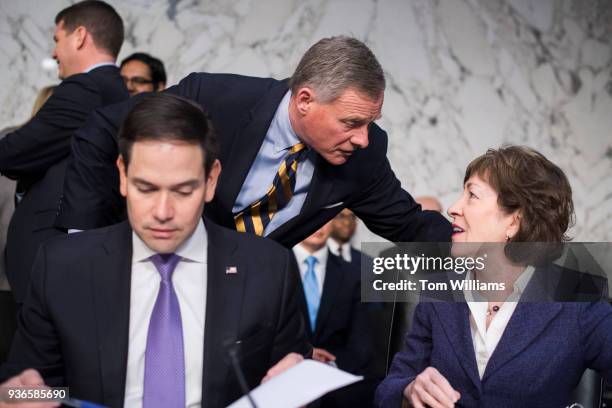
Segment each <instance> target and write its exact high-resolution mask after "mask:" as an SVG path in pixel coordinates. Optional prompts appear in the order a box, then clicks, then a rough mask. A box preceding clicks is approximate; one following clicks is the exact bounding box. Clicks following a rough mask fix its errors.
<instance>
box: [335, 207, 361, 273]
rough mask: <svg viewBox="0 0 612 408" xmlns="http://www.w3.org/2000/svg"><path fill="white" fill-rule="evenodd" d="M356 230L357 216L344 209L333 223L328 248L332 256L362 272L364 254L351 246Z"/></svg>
mask: <svg viewBox="0 0 612 408" xmlns="http://www.w3.org/2000/svg"><path fill="white" fill-rule="evenodd" d="M356 230H357V216H355V214H353V212H352V211H351V210H349V209H348V208H345V209H343V210H342V211H340V213H339V214H338V215H336V216H335V217H334V219H333V220H332V221H331V233H330V236H329V239H328V240H327V246H328V247H329V250H330V251H331V253H332V254H334V255H336V256H339V257H341V258H342V259H344V260H345V261H346V262H348V263H350V264H352V265H353V266H354V267H356V268H357V270H360V268H361V257H362V253H361V251H359V250H357V249H356V248H355V247H353V246H352V245H351V239H352V238H353V235H355V231H356ZM368 258H369V257H368Z"/></svg>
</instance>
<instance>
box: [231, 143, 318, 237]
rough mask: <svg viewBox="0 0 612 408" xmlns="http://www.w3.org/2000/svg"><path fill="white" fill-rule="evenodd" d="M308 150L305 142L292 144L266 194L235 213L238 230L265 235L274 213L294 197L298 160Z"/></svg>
mask: <svg viewBox="0 0 612 408" xmlns="http://www.w3.org/2000/svg"><path fill="white" fill-rule="evenodd" d="M306 152H307V150H306V145H305V144H304V143H301V142H300V143H297V144H295V145H293V146H291V148H290V149H289V153H288V154H287V157H285V159H284V160H283V162H282V163H281V165H280V167H279V168H278V171H277V172H276V176H274V181H273V182H272V186H271V187H270V188H269V189H268V192H267V193H266V195H265V196H263V197H262V198H260V199H259V200H257V201H255V202H254V203H253V204H251V205H249V206H248V207H247V208H245V209H244V210H242V211H240V212H239V213H238V214H235V215H234V222H235V224H236V229H237V230H238V231H240V232H251V233H254V234H257V235H259V236H262V235H263V233H264V230H265V229H266V226H267V225H268V224H269V223H270V220H272V217H274V214H276V213H277V212H278V211H280V210H282V209H283V208H284V207H285V206H286V205H287V204H288V203H289V201H290V200H291V198H292V197H293V192H294V191H295V175H296V172H297V166H298V161H299V160H300V159H301V158H302V156H303V155H304V153H306Z"/></svg>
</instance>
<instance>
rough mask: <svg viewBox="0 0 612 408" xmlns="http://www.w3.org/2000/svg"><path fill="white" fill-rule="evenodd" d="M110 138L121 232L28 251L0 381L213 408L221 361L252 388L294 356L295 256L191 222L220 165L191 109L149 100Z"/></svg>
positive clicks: (229, 392)
mask: <svg viewBox="0 0 612 408" xmlns="http://www.w3.org/2000/svg"><path fill="white" fill-rule="evenodd" d="M119 143H120V153H121V154H120V157H119V159H118V160H117V165H118V167H119V171H120V175H121V176H120V191H121V193H122V194H123V196H124V197H126V201H127V209H128V219H129V223H128V222H122V223H119V224H116V225H113V226H111V227H106V228H102V229H98V230H92V231H86V232H81V233H78V234H71V235H68V236H65V237H61V238H60V239H54V240H51V241H49V242H47V243H45V244H43V245H42V246H41V250H40V251H39V255H38V257H37V259H36V261H35V265H34V268H33V276H32V284H31V286H30V288H31V290H30V292H29V295H28V297H27V299H26V301H25V303H24V305H23V307H22V309H21V311H20V318H19V328H18V330H17V334H16V336H15V341H14V342H13V348H12V349H11V353H10V355H9V360H8V362H7V364H6V365H5V366H4V367H3V371H2V375H3V377H8V376H12V375H15V374H17V373H19V372H21V371H22V370H23V369H25V368H28V367H31V368H35V369H37V370H39V371H40V373H41V374H42V376H43V378H44V379H45V381H46V383H47V384H49V385H64V386H68V387H70V394H71V396H74V397H77V398H82V399H85V400H90V401H94V402H98V403H103V404H104V405H107V406H111V407H118V406H124V405H125V406H138V405H140V404H141V403H143V402H144V404H145V406H148V407H156V406H159V407H178V406H182V407H184V406H200V404H201V405H203V406H206V407H224V406H226V405H228V404H229V403H231V402H232V401H234V400H236V399H237V398H239V397H240V396H241V395H242V390H241V388H240V387H239V385H238V381H237V379H236V376H235V375H234V373H233V372H232V369H231V367H232V358H235V359H237V361H238V364H239V365H240V366H241V367H242V370H243V371H244V375H245V377H246V381H247V383H248V386H250V387H254V386H256V385H258V384H259V382H260V381H261V380H262V378H264V376H266V373H267V370H268V368H269V367H271V366H273V365H274V364H276V363H278V364H277V366H275V367H273V369H272V370H271V372H268V375H271V374H273V373H275V372H276V371H278V366H279V364H280V366H281V367H282V366H284V365H286V364H287V361H289V362H291V361H298V360H300V359H301V354H303V353H306V352H307V351H308V348H309V347H308V345H307V341H306V337H305V334H304V333H305V331H304V323H303V319H302V318H301V315H300V313H299V309H298V296H297V291H298V290H299V275H298V273H297V270H296V265H295V260H294V258H293V257H292V255H291V253H290V251H288V250H287V249H285V248H283V247H282V246H281V245H278V244H277V243H275V242H273V241H270V240H266V239H262V238H259V237H256V236H254V235H251V234H239V233H237V232H236V231H232V230H229V229H226V228H223V227H220V226H218V225H216V224H215V223H213V222H212V221H210V220H208V219H205V220H204V221H203V220H202V212H203V209H204V204H205V203H208V202H210V201H211V200H212V199H213V197H214V194H215V188H216V185H217V179H218V176H219V173H220V171H221V165H220V163H219V161H218V159H217V146H216V142H215V139H214V134H213V130H212V126H211V125H210V122H209V121H208V120H207V118H206V116H205V115H204V113H203V112H202V111H201V109H200V108H199V106H197V105H195V104H193V103H192V102H189V101H187V100H185V99H182V98H179V97H176V96H174V95H169V94H151V95H149V96H148V97H147V98H145V99H144V100H142V102H141V103H140V104H139V105H137V106H136V107H135V108H134V109H133V111H132V112H131V113H130V115H129V116H128V117H127V118H126V121H125V122H124V124H123V127H122V131H121V134H120V138H119ZM294 352H295V353H294ZM296 353H299V354H296ZM231 356H233V357H232V358H230V357H231ZM279 360H280V362H279Z"/></svg>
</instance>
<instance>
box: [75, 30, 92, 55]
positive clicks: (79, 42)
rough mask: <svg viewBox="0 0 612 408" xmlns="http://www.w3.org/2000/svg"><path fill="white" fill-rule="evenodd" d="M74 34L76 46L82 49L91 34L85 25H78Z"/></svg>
mask: <svg viewBox="0 0 612 408" xmlns="http://www.w3.org/2000/svg"><path fill="white" fill-rule="evenodd" d="M72 35H73V38H74V44H75V46H76V49H77V50H80V49H81V48H83V47H84V46H85V40H86V39H87V37H88V36H89V33H88V32H87V29H86V28H85V27H84V26H78V27H77V28H76V29H75V30H74V31H73V32H72Z"/></svg>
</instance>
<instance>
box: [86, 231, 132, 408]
mask: <svg viewBox="0 0 612 408" xmlns="http://www.w3.org/2000/svg"><path fill="white" fill-rule="evenodd" d="M90 271H91V281H92V283H93V284H92V288H91V290H92V297H93V300H94V304H95V313H96V315H95V317H94V318H95V319H96V327H97V330H98V333H97V338H98V339H99V342H100V344H99V348H98V350H99V359H100V367H101V372H102V392H103V394H104V403H105V404H106V405H109V406H123V399H124V395H125V376H126V372H127V354H128V341H129V317H130V286H131V272H132V229H131V228H130V226H129V224H128V223H127V222H123V223H121V224H119V225H118V226H117V229H116V230H115V231H113V232H112V233H109V234H108V236H106V237H105V242H104V243H103V244H102V245H101V246H100V248H99V252H98V254H96V255H95V256H92V258H91V268H90Z"/></svg>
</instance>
